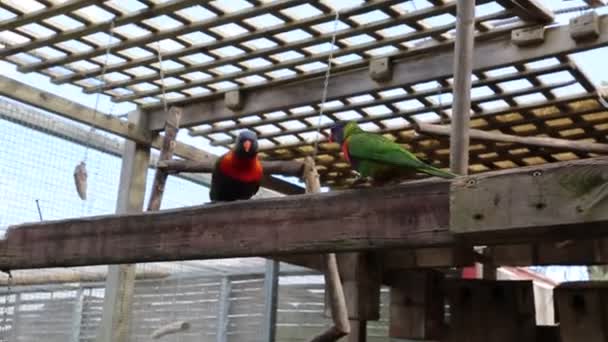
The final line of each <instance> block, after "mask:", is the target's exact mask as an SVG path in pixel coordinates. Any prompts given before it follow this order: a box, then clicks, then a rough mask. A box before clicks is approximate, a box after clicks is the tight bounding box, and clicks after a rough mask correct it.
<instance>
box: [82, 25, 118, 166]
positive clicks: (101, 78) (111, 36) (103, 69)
mask: <svg viewBox="0 0 608 342" xmlns="http://www.w3.org/2000/svg"><path fill="white" fill-rule="evenodd" d="M112 39H114V20H112V21H111V22H110V31H109V37H108V44H107V46H106V56H105V60H104V63H103V66H102V67H101V74H99V77H97V80H98V81H99V82H100V83H104V84H105V83H106V82H105V76H106V71H107V70H108V60H109V59H110V51H111V50H112ZM101 93H102V91H101V90H100V91H99V92H97V97H96V98H95V108H94V110H93V124H92V125H91V130H90V131H89V134H88V137H87V141H86V144H85V150H84V158H83V162H85V163H86V161H87V157H88V154H89V147H90V145H91V136H92V134H93V132H94V131H95V118H96V117H97V110H98V107H99V98H100V97H101Z"/></svg>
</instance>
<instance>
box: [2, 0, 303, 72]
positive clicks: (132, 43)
mask: <svg viewBox="0 0 608 342" xmlns="http://www.w3.org/2000/svg"><path fill="white" fill-rule="evenodd" d="M304 1H305V0H277V1H275V2H271V3H268V4H265V5H263V6H260V7H253V8H251V9H245V10H241V11H238V12H234V13H227V14H224V15H221V16H218V17H215V18H211V19H206V20H201V21H198V22H194V23H191V24H189V25H184V26H179V27H176V28H173V29H169V30H165V31H162V32H159V33H157V34H149V35H145V36H142V37H139V38H135V39H129V40H127V41H125V42H122V43H119V44H113V45H112V46H111V49H112V50H114V51H117V50H124V49H128V48H132V47H139V46H141V45H145V44H148V43H152V42H155V41H160V40H163V39H168V38H173V37H175V36H179V35H183V34H188V33H191V32H195V31H198V30H201V29H205V28H211V27H214V26H221V25H224V24H229V23H231V22H232V21H234V20H239V19H241V18H247V17H249V16H254V15H258V14H262V13H265V12H266V11H268V10H269V9H271V8H286V7H291V6H293V5H294V4H295V3H301V2H304ZM183 2H188V3H189V4H192V3H194V2H195V1H194V0H185V1H180V3H183ZM169 4H173V3H169ZM174 5H176V4H174ZM166 6H168V5H166ZM166 11H167V10H166V9H165V10H164V11H163V12H166ZM163 12H161V13H163ZM161 13H158V14H161ZM141 15H142V16H144V15H145V16H146V18H148V15H149V11H148V10H142V13H141ZM117 21H118V20H117ZM109 24H110V23H108V24H107V25H108V26H109ZM115 26H117V24H116V23H115ZM79 35H80V34H79ZM62 36H63V34H62V35H60V36H59V37H57V39H62V38H63V37H62ZM47 44H48V43H47V42H45V43H44V45H47ZM24 48H25V47H24ZM105 52H106V47H102V48H97V49H94V50H92V51H87V52H83V53H78V54H74V55H70V56H68V57H66V58H56V59H49V60H46V61H42V62H39V63H33V64H30V65H28V66H25V67H22V68H21V69H20V71H21V72H32V71H39V70H42V69H46V68H50V67H53V66H56V65H60V64H67V63H72V62H76V61H79V60H84V59H88V58H92V57H96V56H99V55H103V54H104V53H105ZM13 53H14V52H13ZM2 55H3V53H2V50H0V56H2Z"/></svg>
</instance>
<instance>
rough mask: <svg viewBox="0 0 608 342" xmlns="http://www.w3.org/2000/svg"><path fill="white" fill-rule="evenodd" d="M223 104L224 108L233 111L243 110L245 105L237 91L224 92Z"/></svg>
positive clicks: (240, 93) (241, 95) (239, 92)
mask: <svg viewBox="0 0 608 342" xmlns="http://www.w3.org/2000/svg"><path fill="white" fill-rule="evenodd" d="M224 102H225V103H226V107H228V108H229V109H231V110H235V111H236V110H241V109H243V106H244V105H245V101H244V99H243V94H242V92H241V91H240V90H238V89H236V90H230V91H228V92H226V94H225V95H224Z"/></svg>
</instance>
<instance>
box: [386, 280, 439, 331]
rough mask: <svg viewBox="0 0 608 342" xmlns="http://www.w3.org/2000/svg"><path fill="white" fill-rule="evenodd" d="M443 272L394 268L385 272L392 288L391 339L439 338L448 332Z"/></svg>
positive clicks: (387, 281)
mask: <svg viewBox="0 0 608 342" xmlns="http://www.w3.org/2000/svg"><path fill="white" fill-rule="evenodd" d="M443 278H444V275H443V273H441V272H439V271H434V270H392V271H389V272H386V273H385V274H384V282H385V283H387V284H389V285H390V287H391V293H390V298H391V301H390V323H389V324H390V325H389V336H390V337H391V338H402V339H413V340H439V339H440V338H441V337H442V336H443V333H444V331H445V327H444V324H443V317H444V307H445V304H444V295H443Z"/></svg>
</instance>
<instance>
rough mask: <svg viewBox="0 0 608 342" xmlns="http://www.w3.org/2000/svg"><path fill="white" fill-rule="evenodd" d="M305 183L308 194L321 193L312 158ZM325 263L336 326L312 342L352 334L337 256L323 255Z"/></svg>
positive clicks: (309, 159) (325, 340)
mask: <svg viewBox="0 0 608 342" xmlns="http://www.w3.org/2000/svg"><path fill="white" fill-rule="evenodd" d="M304 182H305V183H306V192H307V193H319V192H321V184H320V182H319V174H318V173H317V169H316V168H315V162H314V159H312V158H311V157H307V158H306V161H305V163H304ZM323 262H324V264H325V265H324V266H325V270H324V271H325V272H324V276H325V290H326V291H328V293H329V299H330V307H331V318H332V320H333V322H334V325H333V326H331V327H330V328H329V329H327V330H326V331H324V332H323V333H322V334H320V335H318V336H316V337H314V338H313V339H312V340H311V342H334V341H337V340H339V339H340V338H342V337H344V336H346V335H348V334H349V333H350V323H349V321H348V310H347V308H346V298H345V297H344V288H343V287H342V281H341V280H340V272H339V271H338V261H337V260H336V254H335V253H328V254H325V255H323Z"/></svg>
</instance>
